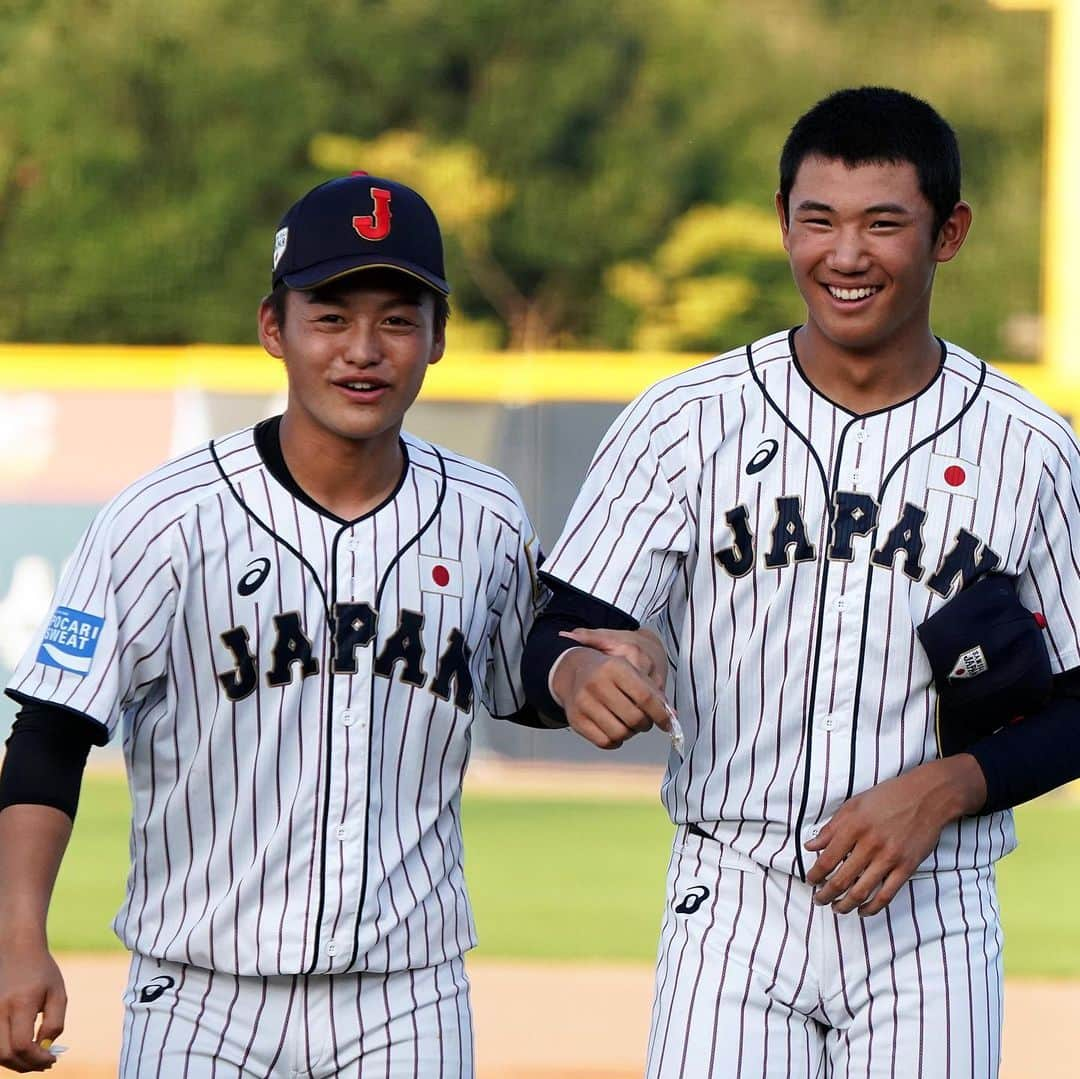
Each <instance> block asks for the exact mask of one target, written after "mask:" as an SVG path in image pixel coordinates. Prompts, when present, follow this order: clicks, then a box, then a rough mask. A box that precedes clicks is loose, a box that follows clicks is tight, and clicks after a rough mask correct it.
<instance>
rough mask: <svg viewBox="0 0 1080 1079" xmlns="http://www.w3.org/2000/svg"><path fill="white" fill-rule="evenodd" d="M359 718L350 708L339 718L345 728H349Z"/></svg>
mask: <svg viewBox="0 0 1080 1079" xmlns="http://www.w3.org/2000/svg"><path fill="white" fill-rule="evenodd" d="M359 718H360V717H359V716H358V715H357V714H356V712H355V711H354V710H353V709H351V708H346V709H345V711H344V712H342V713H341V716H340V719H341V722H342V723H344V724H345V726H346V727H351V726H352V725H353V724H354V723H355V722H356V721H357V720H358V719H359Z"/></svg>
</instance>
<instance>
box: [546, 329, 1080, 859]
mask: <svg viewBox="0 0 1080 1079" xmlns="http://www.w3.org/2000/svg"><path fill="white" fill-rule="evenodd" d="M770 444H775V447H776V449H775V454H774V456H773V457H772V458H771V459H770V460H769V462H768V463H767V464H766V465H765V467H762V468H760V469H759V470H757V471H748V468H747V466H748V463H750V462H751V461H752V460H753V459H754V455H755V452H758V451H759V450H760V449H761V447H762V446H765V447H766V451H767V449H768V447H769V445H770ZM763 455H764V451H763ZM934 455H937V457H938V458H958V459H961V460H962V461H964V462H968V463H969V464H970V465H974V466H976V467H977V468H978V469H979V480H978V488H977V494H976V497H966V496H962V495H958V494H952V493H949V492H948V490H947V489H934V488H931V487H930V486H929V477H930V473H931V465H932V463H933V460H934V459H935V457H934ZM1078 484H1080V467H1078V449H1077V444H1076V441H1075V439H1074V437H1073V434H1072V432H1071V431H1070V429H1069V428H1068V427H1067V425H1066V424H1065V423H1064V421H1062V420H1061V419H1060V418H1059V417H1057V416H1056V415H1054V414H1053V413H1052V412H1050V410H1049V409H1047V408H1046V407H1045V406H1043V405H1042V404H1041V403H1039V402H1038V401H1036V400H1035V399H1034V398H1032V397H1031V396H1030V395H1029V394H1027V393H1026V392H1025V391H1023V390H1022V389H1021V388H1020V387H1019V386H1017V385H1016V384H1015V383H1013V382H1011V381H1010V380H1009V379H1007V378H1005V377H1004V376H1002V375H1000V374H998V373H996V372H994V371H993V370H991V369H989V368H987V367H986V366H985V365H984V364H983V363H982V362H981V361H979V360H977V359H976V358H975V357H973V356H971V355H970V354H968V353H966V352H964V351H963V350H962V349H959V348H957V347H956V346H954V345H945V346H943V361H942V367H941V370H940V372H939V374H938V376H937V377H936V378H935V379H934V380H933V382H932V383H931V384H930V385H929V386H928V387H927V388H926V389H925V390H924V391H923V392H922V393H920V394H919V395H917V396H916V397H915V398H913V399H911V400H909V401H906V402H903V403H901V404H899V405H896V406H894V407H892V408H890V409H885V410H882V411H880V412H877V413H873V414H870V415H868V416H864V417H858V416H854V415H852V414H851V413H848V412H846V411H845V410H844V409H842V408H840V407H839V406H837V405H835V404H833V403H832V402H830V401H829V400H828V399H826V398H825V397H823V396H822V395H821V394H819V393H817V392H816V391H815V390H813V388H812V387H811V386H810V385H809V383H808V382H807V381H806V379H805V378H804V377H803V375H802V372H801V369H800V368H799V367H798V363H797V360H796V359H795V357H794V355H793V352H792V348H791V343H790V338H789V334H788V333H786V332H785V333H779V334H775V335H773V336H771V337H767V338H764V339H762V340H761V341H758V342H756V343H755V344H753V345H752V346H750V347H749V348H748V349H739V350H735V351H733V352H730V353H727V354H725V355H723V356H720V357H718V358H716V359H715V360H712V361H709V362H708V363H705V364H703V365H701V366H699V367H696V368H694V369H692V370H690V371H687V372H684V373H683V374H681V375H677V376H675V377H673V378H669V379H666V380H664V381H662V382H660V383H658V384H657V385H655V386H654V387H653V388H652V389H650V390H649V391H647V392H646V393H645V394H643V395H642V396H641V397H640V398H639V399H638V400H637V401H635V402H634V403H633V404H631V405H630V406H629V407H628V408H627V409H626V411H625V412H624V413H623V415H622V416H621V417H620V418H619V419H618V420H616V422H615V424H614V425H613V427H612V429H611V431H610V432H609V433H608V435H607V436H606V437H605V439H604V440H603V442H602V443H601V445H600V448H599V449H598V450H597V453H596V455H595V457H594V460H593V463H592V465H591V466H590V469H589V473H588V476H587V478H586V480H585V483H584V486H583V489H582V491H581V494H580V496H579V497H578V500H577V502H576V503H575V505H574V508H573V510H572V511H571V514H570V517H569V519H568V521H567V524H566V527H565V529H564V532H563V535H562V537H561V538H560V539H559V541H558V542H557V543H556V545H555V548H554V550H553V551H552V554H551V557H550V558H549V559H548V561H547V562H546V563H545V565H544V575H545V576H550V577H552V578H553V579H556V580H559V581H563V582H566V583H569V584H571V585H573V586H574V587H575V588H577V589H579V590H581V591H584V592H588V593H591V594H592V595H595V596H597V597H598V598H600V599H602V600H604V601H606V602H608V603H611V604H613V605H614V606H616V607H619V608H621V609H622V610H624V611H626V612H628V613H629V614H631V615H633V616H634V617H635V618H637V619H639V620H643V621H644V620H647V619H651V618H657V619H658V623H659V625H660V626H661V627H662V628H663V630H664V632H665V634H666V636H667V639H668V645H669V652H670V654H671V655H673V656H677V660H676V663H675V672H674V678H673V680H672V686H671V690H672V693H673V697H674V705H675V708H676V711H677V712H678V713H679V717H680V720H681V722H682V726H683V729H684V731H685V735H686V751H685V755H684V756H683V757H681V758H680V757H679V756H678V755H676V754H674V753H673V754H672V756H671V758H670V759H669V764H668V772H667V775H666V777H665V780H664V785H663V798H664V802H665V805H666V806H667V808H668V811H669V812H670V814H671V817H672V820H673V821H675V822H676V823H700V824H703V825H704V826H705V827H706V828H707V829H708V830H709V831H710V832H713V833H714V834H715V835H716V836H717V838H718V839H720V840H722V841H723V842H724V843H725V844H728V845H730V846H731V847H732V848H733V849H735V850H737V851H739V852H740V853H742V854H745V855H747V856H748V857H750V858H752V859H753V860H754V861H756V862H759V863H761V864H763V865H768V866H772V867H775V868H777V869H782V870H783V871H785V872H789V873H796V874H801V873H802V871H803V870H804V869H805V866H804V865H803V864H802V853H801V844H802V843H804V842H806V840H807V839H809V838H810V837H811V836H812V835H814V834H816V832H817V830H818V829H819V828H820V827H821V826H822V825H823V824H824V822H825V821H827V820H828V819H829V817H830V816H831V815H832V813H834V812H835V811H836V809H837V808H838V807H839V806H840V805H841V804H842V803H843V802H844V801H845V800H846V799H847V798H848V797H850V795H851V794H852V793H855V792H858V791H861V790H865V789H867V788H868V787H870V786H873V785H874V784H875V783H878V782H880V781H881V780H883V779H887V778H889V777H891V776H896V775H899V774H901V773H903V772H906V771H908V770H910V769H912V768H914V767H916V766H917V765H919V764H921V763H923V762H924V761H927V760H930V759H933V758H934V757H936V756H937V746H936V737H935V730H934V718H935V710H936V694H935V691H934V688H933V685H932V679H931V672H930V667H929V663H928V662H927V660H926V658H925V656H924V654H923V653H922V650H921V647H920V646H919V645H918V643H917V637H916V634H915V627H916V626H917V625H918V624H920V623H921V622H923V621H924V620H925V619H926V618H927V617H928V616H929V615H930V614H932V613H933V612H934V611H935V610H937V609H938V608H939V607H940V606H941V605H942V604H943V603H944V602H945V601H946V599H947V598H948V596H949V595H951V594H955V592H956V590H957V589H958V588H959V587H960V584H961V581H962V580H963V579H965V574H970V572H971V565H974V563H975V562H976V561H977V560H978V559H979V558H983V557H984V556H985V553H986V551H987V549H989V550H990V551H991V552H992V553H993V554H994V555H996V556H997V559H998V561H997V563H996V568H997V569H998V570H999V571H1001V572H1006V573H1010V574H1015V575H1017V576H1018V577H1019V582H1020V596H1021V599H1022V600H1023V601H1024V602H1025V603H1026V604H1027V605H1028V606H1029V607H1032V608H1034V609H1038V610H1042V611H1043V612H1044V613H1045V614H1046V616H1047V619H1048V621H1049V624H1050V630H1049V637H1048V645H1049V648H1050V652H1051V657H1052V659H1053V663H1054V669H1055V671H1061V670H1066V669H1069V668H1071V667H1074V666H1077V665H1078V664H1080V632H1078V616H1077V615H1076V613H1075V612H1076V611H1077V610H1080V563H1078V559H1080V555H1078V554H1077V553H1076V552H1077V541H1080V488H1078ZM937 486H938V488H941V487H943V486H945V485H943V484H942V483H940V482H939V483H938V485H937ZM837 492H850V493H851V495H852V496H862V497H865V498H868V499H869V503H868V504H867V505H868V511H867V513H866V514H862V515H861V516H860V520H863V521H865V524H859V523H858V522H856V525H857V527H858V528H859V529H863V530H864V531H865V534H860V533H859V532H855V533H853V534H851V535H850V538H849V548H850V553H848V552H847V551H845V550H844V549H843V547H842V545H840V544H839V541H838V539H837V529H836V528H835V527H833V524H832V521H831V520H830V513H831V512H832V509H831V507H833V506H835V504H836V502H835V500H836V495H837ZM780 500H784V502H785V504H787V505H788V506H789V507H794V509H793V510H791V512H792V513H794V514H795V517H792V516H790V515H787V516H786V515H785V513H786V512H787V511H785V513H781V512H780V508H779V501H780ZM873 506H876V507H877V509H876V514H877V518H876V527H874V528H873V529H872V530H868V531H867V530H866V528H867V526H868V524H869V521H866V517H867V516H868V514H869V513H870V512H873V510H872V507H873ZM905 506H908V507H910V508H909V510H908V511H907V512H908V513H910V514H914V517H913V518H912V520H917V521H918V522H919V523H918V525H917V527H916V528H915V529H901V530H900V534H899V535H898V536H896V537H894V539H895V540H896V543H894V544H893V549H894V555H893V557H892V560H891V561H889V560H888V557H887V554H888V550H889V549H890V548H889V542H888V541H889V538H890V535H892V533H893V532H894V531H895V530H896V528H897V525H898V522H901V521H902V520H904V519H905V518H904V514H905ZM739 507H743V508H744V510H745V520H746V529H747V530H748V531H749V534H750V551H744V550H742V547H741V546H740V537H739V534H738V533H737V532H736V531H735V529H734V527H733V526H732V524H731V523H730V521H729V516H730V513H731V511H733V510H738V509H739ZM860 512H861V511H860ZM961 530H966V532H967V533H970V534H971V535H972V536H973V537H975V540H974V541H973V551H974V555H973V557H972V560H971V565H969V567H968V568H967V569H966V570H963V571H961V570H960V569H957V572H956V573H955V574H953V573H949V572H945V573H942V572H941V567H942V565H943V564H944V565H945V567H946V571H948V569H949V568H950V567H949V562H948V559H947V556H948V555H949V553H950V552H951V551H953V549H954V547H955V546H956V544H957V537H958V536H959V535H961ZM904 531H907V532H909V533H911V534H913V535H915V538H914V539H908V540H906V541H905V540H904V539H903V535H902V533H903V532H904ZM742 535H743V546H746V543H745V536H746V533H745V531H744V532H743V534H742ZM800 539H803V540H804V541H805V542H802V543H800ZM834 543H837V544H838V546H837V547H835V548H831V547H830V545H831V544H834ZM905 543H906V545H907V548H908V549H907V550H905V549H902V548H903V546H904V544H905ZM916 545H919V548H920V549H918V550H917V549H916ZM875 551H879V552H882V553H880V554H879V555H878V558H879V560H880V561H882V562H884V563H885V564H882V565H877V564H872V563H871V555H872V553H873V552H875ZM721 553H723V558H724V559H726V563H725V562H723V561H722V560H721V558H720V557H718V555H719V554H721ZM772 556H775V557H777V559H778V561H779V563H780V564H779V565H778V566H776V567H775V568H773V567H770V566H769V565H767V564H766V559H768V558H770V557H772ZM986 557H990V556H986ZM740 558H742V559H743V562H740V561H739V559H740ZM916 563H918V564H917V565H916ZM729 567H734V568H735V570H737V572H731V571H730V569H729ZM932 586H934V587H932ZM935 587H936V588H937V590H935ZM714 672H715V676H714ZM1014 846H1015V837H1014V833H1013V826H1012V819H1011V814H1009V813H1001V814H993V815H991V816H987V817H981V818H974V819H965V820H963V821H961V822H960V824H959V825H957V826H956V827H954V828H950V829H947V830H946V832H945V834H944V835H943V836H942V839H941V842H940V844H939V845H938V847H937V849H936V850H935V851H934V852H933V853H932V854H931V855H930V856H929V858H928V860H927V862H926V864H925V865H924V866H923V868H949V869H956V868H965V867H966V868H971V867H978V866H987V865H990V864H991V863H992V862H993V861H994V860H995V859H996V858H999V857H1001V856H1002V855H1003V854H1005V853H1007V852H1008V851H1010V850H1011V849H1012V848H1013V847H1014Z"/></svg>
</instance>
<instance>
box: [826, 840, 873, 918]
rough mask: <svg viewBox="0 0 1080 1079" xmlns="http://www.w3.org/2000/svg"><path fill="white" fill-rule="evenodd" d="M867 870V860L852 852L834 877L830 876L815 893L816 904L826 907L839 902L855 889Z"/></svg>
mask: <svg viewBox="0 0 1080 1079" xmlns="http://www.w3.org/2000/svg"><path fill="white" fill-rule="evenodd" d="M867 868H868V866H867V864H866V860H865V859H862V858H860V857H859V854H858V853H856V852H852V853H851V854H849V855H848V858H847V860H846V861H843V862H841V863H840V865H839V866H838V867H837V868H836V869H835V871H834V873H833V874H832V876H829V878H828V879H827V880H826V881H825V882H824V884H823V885H822V886H821V887H820V888H818V889H816V890H815V891H814V895H813V901H814V903H816V904H818V905H819V906H826V905H827V904H829V903H835V902H837V901H838V900H840V899H841V896H843V895H845V894H846V893H847V891H848V889H849V888H852V887H854V885H855V884H856V881H858V880H859V879H860V878H861V877H862V876H863V874H864V873H866V871H867Z"/></svg>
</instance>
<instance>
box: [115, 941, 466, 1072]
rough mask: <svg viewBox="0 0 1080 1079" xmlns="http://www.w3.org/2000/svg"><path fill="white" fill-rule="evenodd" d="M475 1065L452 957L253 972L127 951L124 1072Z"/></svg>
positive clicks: (461, 978) (462, 988)
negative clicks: (363, 969) (416, 963)
mask: <svg viewBox="0 0 1080 1079" xmlns="http://www.w3.org/2000/svg"><path fill="white" fill-rule="evenodd" d="M159 990H160V991H159ZM473 1074H474V1068H473V1041H472V1013H471V1011H470V1006H469V982H468V978H467V976H466V974H465V966H464V961H463V960H462V959H460V958H458V959H452V960H449V961H447V962H445V963H442V964H440V965H438V966H433V967H426V968H423V969H421V970H405V971H396V972H394V973H391V974H335V975H311V976H305V975H296V976H281V977H269V978H259V977H243V976H241V977H237V976H236V975H234V974H222V973H219V972H215V971H208V970H203V969H201V968H199V967H191V966H185V965H183V964H179V963H169V962H164V961H159V960H156V959H148V958H145V957H143V956H139V955H135V956H133V957H132V962H131V972H130V975H129V978H128V985H127V989H126V990H125V992H124V1043H123V1049H122V1051H121V1059H120V1079H149V1077H155V1079H156V1077H159V1076H160V1077H162V1079H174V1077H175V1079H211V1077H214V1079H241V1077H243V1079H256V1077H258V1079H271V1077H273V1079H278V1077H280V1079H301V1077H303V1079H331V1077H332V1076H348V1077H357V1079H360V1077H362V1079H367V1077H368V1076H378V1077H379V1079H472V1076H473Z"/></svg>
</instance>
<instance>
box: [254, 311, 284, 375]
mask: <svg viewBox="0 0 1080 1079" xmlns="http://www.w3.org/2000/svg"><path fill="white" fill-rule="evenodd" d="M259 342H260V343H261V344H262V347H263V348H265V349H266V351H267V352H269V353H270V355H271V356H276V357H277V358H278V359H279V360H282V359H284V358H285V352H284V349H283V348H282V347H281V323H280V321H279V320H278V314H277V310H276V309H275V307H274V305H273V304H272V303H271V302H270V297H269V296H268V297H266V299H264V300H263V302H262V303H261V304H259Z"/></svg>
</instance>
